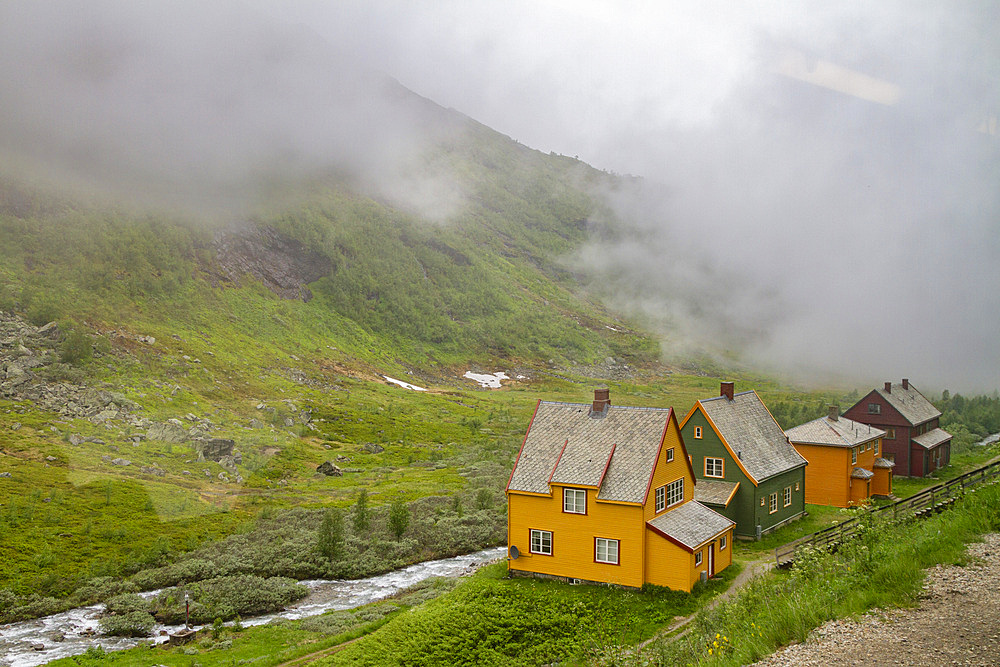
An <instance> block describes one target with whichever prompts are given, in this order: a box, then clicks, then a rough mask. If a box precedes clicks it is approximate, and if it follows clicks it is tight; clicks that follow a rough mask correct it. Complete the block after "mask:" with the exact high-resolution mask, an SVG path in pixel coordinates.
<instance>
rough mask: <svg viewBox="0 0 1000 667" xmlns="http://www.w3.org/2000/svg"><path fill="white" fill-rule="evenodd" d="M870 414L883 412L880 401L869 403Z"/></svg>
mask: <svg viewBox="0 0 1000 667" xmlns="http://www.w3.org/2000/svg"><path fill="white" fill-rule="evenodd" d="M868 414H870V415H880V414H882V406H881V405H879V404H878V403H869V404H868Z"/></svg>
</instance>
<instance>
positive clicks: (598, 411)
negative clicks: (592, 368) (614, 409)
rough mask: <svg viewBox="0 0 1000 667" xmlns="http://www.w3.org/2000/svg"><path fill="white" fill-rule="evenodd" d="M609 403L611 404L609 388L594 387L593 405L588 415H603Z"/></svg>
mask: <svg viewBox="0 0 1000 667" xmlns="http://www.w3.org/2000/svg"><path fill="white" fill-rule="evenodd" d="M609 405H611V390H610V389H595V390H594V405H593V406H592V407H591V410H590V415H591V416H592V417H595V416H599V415H603V414H604V413H605V412H606V411H607V409H608V406H609Z"/></svg>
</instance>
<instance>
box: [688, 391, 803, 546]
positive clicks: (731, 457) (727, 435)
mask: <svg viewBox="0 0 1000 667" xmlns="http://www.w3.org/2000/svg"><path fill="white" fill-rule="evenodd" d="M681 435H682V437H683V438H684V445H685V447H686V448H687V451H688V455H689V456H690V457H691V467H692V468H693V469H694V475H695V487H694V491H695V500H697V501H698V502H700V503H702V504H703V505H707V506H708V507H710V508H711V509H713V510H715V511H716V512H718V513H720V514H722V515H724V516H726V517H728V518H730V519H732V520H733V521H735V522H736V535H737V536H739V537H744V538H757V539H759V538H760V536H761V535H763V534H766V533H768V532H770V531H772V530H774V529H775V528H777V527H779V526H781V525H783V524H785V523H788V522H789V521H794V520H795V519H797V518H799V517H800V516H802V515H803V513H804V512H805V468H806V465H807V464H808V462H807V461H806V460H805V459H804V458H802V456H801V455H800V454H799V453H798V452H796V451H795V448H794V447H792V445H791V444H789V442H788V438H786V437H785V433H784V432H783V431H782V430H781V427H780V426H778V423H777V422H776V421H774V417H772V416H771V413H770V411H768V409H767V407H766V406H765V405H764V403H763V401H761V400H760V397H759V396H758V395H757V392H755V391H753V390H750V391H743V392H740V393H738V394H736V393H734V392H733V383H732V382H723V383H722V387H721V392H720V395H719V396H716V397H714V398H707V399H703V400H700V401H698V402H697V403H695V405H694V407H693V408H691V410H690V411H689V412H688V413H687V415H686V416H685V417H684V419H683V421H681Z"/></svg>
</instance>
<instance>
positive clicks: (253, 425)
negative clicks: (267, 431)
mask: <svg viewBox="0 0 1000 667" xmlns="http://www.w3.org/2000/svg"><path fill="white" fill-rule="evenodd" d="M250 428H264V422H262V421H261V420H259V419H256V418H254V419H251V420H250Z"/></svg>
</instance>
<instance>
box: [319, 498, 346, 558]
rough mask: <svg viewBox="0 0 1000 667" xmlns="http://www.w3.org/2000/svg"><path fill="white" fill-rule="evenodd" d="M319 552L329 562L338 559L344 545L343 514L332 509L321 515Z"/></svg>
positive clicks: (336, 509)
mask: <svg viewBox="0 0 1000 667" xmlns="http://www.w3.org/2000/svg"><path fill="white" fill-rule="evenodd" d="M317 542H318V548H319V552H320V553H321V554H323V555H324V556H325V557H326V558H328V559H329V560H333V559H335V558H339V557H340V551H341V547H343V545H344V514H343V512H341V511H340V509H339V508H337V507H334V508H332V509H329V510H327V511H326V513H325V514H324V515H323V523H321V524H320V526H319V535H318V540H317Z"/></svg>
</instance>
